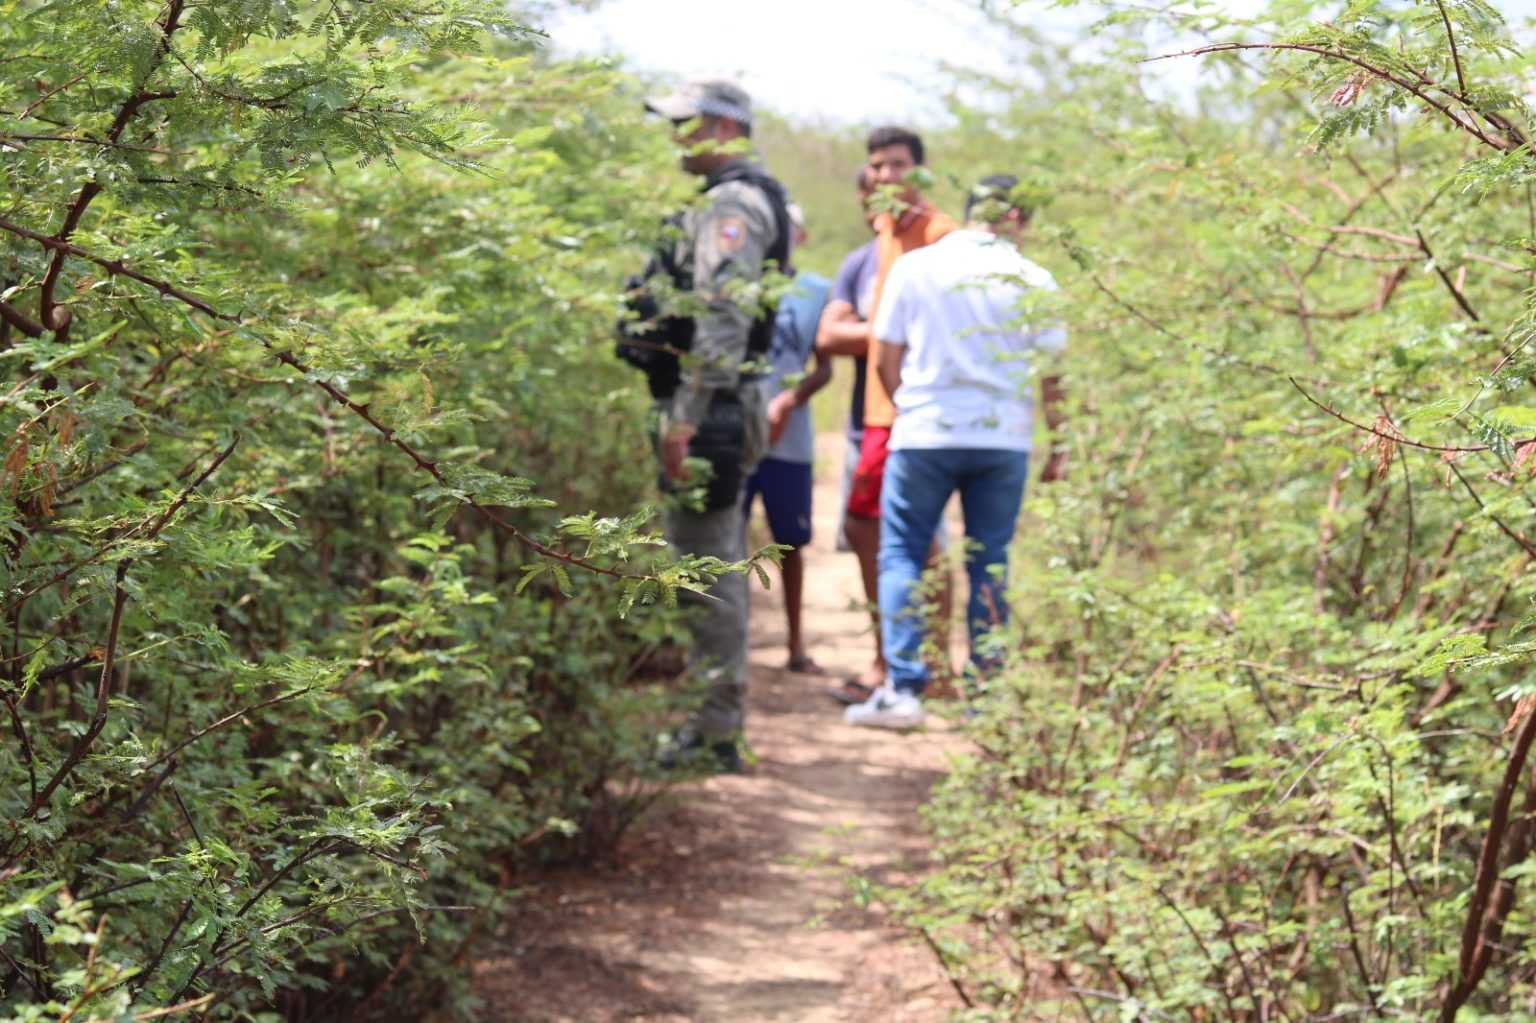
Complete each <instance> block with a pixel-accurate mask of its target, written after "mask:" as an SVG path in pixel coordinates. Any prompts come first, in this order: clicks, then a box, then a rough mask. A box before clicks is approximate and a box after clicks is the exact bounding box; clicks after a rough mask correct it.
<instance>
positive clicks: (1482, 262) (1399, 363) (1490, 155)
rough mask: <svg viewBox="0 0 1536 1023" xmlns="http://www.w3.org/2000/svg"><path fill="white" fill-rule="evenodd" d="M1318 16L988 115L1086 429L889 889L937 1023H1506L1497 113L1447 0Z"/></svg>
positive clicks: (1517, 948)
mask: <svg viewBox="0 0 1536 1023" xmlns="http://www.w3.org/2000/svg"><path fill="white" fill-rule="evenodd" d="M1278 10H1279V9H1278V8H1277V12H1278ZM1286 11H1287V12H1288V16H1289V17H1291V18H1296V17H1300V18H1303V19H1309V18H1311V17H1314V15H1312V13H1311V12H1310V11H1301V12H1297V10H1296V8H1295V7H1294V5H1292V6H1290V7H1288V8H1286ZM1327 16H1328V17H1329V18H1330V19H1331V20H1330V21H1329V22H1327V23H1321V22H1319V23H1311V22H1308V21H1303V22H1301V23H1295V22H1290V21H1286V20H1285V19H1284V17H1282V16H1281V15H1280V14H1278V13H1277V14H1274V15H1271V16H1270V17H1268V18H1266V19H1265V21H1264V22H1263V23H1262V24H1263V25H1264V26H1265V27H1266V28H1269V27H1273V28H1274V30H1275V31H1274V32H1273V33H1269V32H1264V33H1260V32H1259V31H1256V30H1254V29H1253V28H1251V27H1250V26H1248V25H1246V24H1239V25H1227V24H1223V23H1222V21H1221V19H1220V18H1219V17H1218V16H1216V15H1210V14H1198V15H1191V16H1190V17H1189V18H1188V19H1186V20H1184V21H1183V22H1181V23H1180V24H1179V25H1178V28H1179V29H1180V30H1181V31H1184V32H1202V33H1205V34H1206V36H1207V38H1208V39H1210V40H1211V41H1212V42H1213V43H1221V42H1223V41H1229V40H1232V39H1239V40H1241V41H1243V42H1244V43H1245V44H1246V43H1254V45H1255V46H1256V47H1258V48H1261V49H1260V52H1255V51H1254V50H1249V49H1243V50H1230V51H1220V52H1217V53H1215V54H1212V55H1209V56H1208V57H1206V58H1205V59H1206V60H1207V61H1208V62H1209V65H1208V68H1207V70H1208V71H1209V73H1210V74H1211V76H1212V77H1213V78H1215V79H1217V80H1218V81H1219V82H1220V85H1219V86H1211V87H1208V88H1207V89H1206V90H1204V91H1203V92H1202V93H1201V94H1200V95H1199V96H1198V97H1197V99H1196V101H1195V102H1194V103H1190V102H1187V101H1185V100H1183V99H1179V98H1166V99H1156V98H1149V97H1148V95H1147V93H1146V92H1144V91H1143V90H1142V88H1141V87H1140V85H1139V83H1138V82H1137V81H1136V80H1135V77H1134V73H1133V72H1132V71H1129V70H1126V68H1127V66H1128V65H1129V63H1130V61H1131V59H1132V58H1134V57H1135V56H1136V55H1137V54H1138V52H1145V50H1144V49H1143V44H1142V43H1141V42H1140V40H1142V39H1143V38H1145V37H1144V36H1143V32H1144V31H1145V30H1146V28H1147V23H1146V21H1145V19H1144V18H1143V17H1142V16H1141V15H1135V14H1122V15H1116V16H1114V17H1113V18H1111V19H1110V21H1109V22H1108V23H1106V24H1105V25H1103V26H1101V27H1100V29H1099V31H1098V34H1097V36H1096V39H1097V43H1096V45H1097V47H1098V52H1099V54H1100V55H1101V56H1102V57H1103V59H1102V60H1098V61H1089V62H1084V61H1081V60H1079V61H1078V62H1077V63H1076V64H1075V65H1070V64H1068V63H1066V62H1065V61H1064V60H1063V59H1062V58H1063V56H1064V54H1061V53H1057V52H1054V51H1052V50H1051V49H1050V48H1048V47H1044V46H1043V45H1039V44H1036V45H1034V46H1033V47H1032V48H1031V49H1030V50H1029V52H1031V53H1032V54H1034V57H1033V58H1032V59H1033V60H1034V61H1035V66H1036V67H1037V68H1039V69H1040V70H1041V71H1042V74H1041V75H1039V76H1038V81H1039V82H1040V83H1041V84H1040V85H1039V86H1038V87H1037V88H1036V89H1034V90H1031V91H1029V93H1028V94H1027V95H1025V96H1023V97H1021V98H1019V99H1018V100H1017V101H1016V102H1015V103H1014V104H1013V105H1012V106H1011V107H1010V109H1009V110H1007V111H1006V112H1001V113H999V112H990V113H989V118H988V121H987V125H988V126H989V128H988V131H989V132H990V131H991V130H994V129H995V128H996V126H999V125H1000V126H1001V127H1002V130H1003V132H1004V133H1005V134H1006V136H1007V140H1006V141H1005V142H1004V143H999V142H997V141H996V140H994V139H987V140H986V141H987V144H988V145H989V147H990V148H989V149H988V152H990V153H993V154H995V153H998V152H1002V151H1004V150H1005V149H1006V151H1007V152H1009V153H1010V154H1011V155H1012V156H1013V157H1014V160H1015V166H1017V165H1020V164H1022V165H1024V166H1025V167H1026V168H1028V169H1030V170H1032V171H1033V173H1034V175H1035V177H1036V178H1037V179H1038V180H1037V184H1038V185H1039V187H1040V188H1041V190H1042V192H1043V193H1044V194H1047V195H1049V196H1050V197H1051V199H1052V202H1051V204H1050V205H1049V206H1047V207H1046V210H1045V212H1044V214H1043V215H1042V218H1041V224H1040V226H1039V228H1038V230H1037V233H1036V235H1035V238H1034V241H1033V244H1032V248H1033V251H1032V253H1031V254H1032V255H1034V256H1035V258H1037V259H1038V260H1039V261H1040V262H1041V263H1043V264H1044V265H1046V266H1047V267H1049V268H1050V269H1052V270H1054V271H1056V272H1057V274H1058V276H1059V277H1060V279H1061V280H1062V281H1063V283H1064V288H1065V294H1066V306H1067V308H1068V309H1069V310H1070V313H1069V315H1070V317H1071V322H1072V327H1073V331H1074V335H1073V348H1072V351H1071V352H1070V353H1069V354H1068V355H1067V357H1066V361H1065V363H1064V365H1063V367H1062V368H1064V369H1065V371H1066V373H1067V375H1068V379H1069V381H1070V389H1071V391H1072V393H1073V394H1074V396H1075V403H1076V406H1077V411H1076V413H1075V414H1074V415H1073V416H1072V417H1071V422H1070V424H1069V427H1068V437H1069V443H1070V446H1071V449H1072V451H1073V459H1074V462H1073V465H1072V468H1071V472H1072V479H1071V481H1070V482H1069V483H1067V484H1064V485H1059V486H1056V487H1052V488H1039V489H1038V490H1037V492H1036V495H1035V497H1034V498H1033V500H1032V503H1031V507H1032V510H1033V512H1034V515H1033V517H1032V518H1030V520H1029V521H1028V524H1027V526H1026V528H1025V529H1024V530H1022V532H1021V537H1020V540H1019V543H1018V545H1017V548H1016V550H1015V552H1014V554H1015V557H1014V565H1015V568H1016V575H1015V579H1014V582H1013V592H1014V598H1015V599H1014V607H1015V609H1016V616H1017V617H1016V623H1017V625H1016V638H1017V647H1016V658H1015V662H1014V663H1013V665H1012V666H1011V668H1010V669H1009V671H1008V673H1007V675H1006V677H1004V678H1001V679H999V680H998V681H997V682H996V684H995V685H994V687H993V691H992V692H991V694H990V695H989V697H988V698H987V699H986V701H985V702H984V704H983V711H984V714H983V717H982V718H981V719H980V721H979V722H978V724H977V726H976V727H975V729H974V731H973V734H974V735H975V737H976V739H977V741H978V743H979V749H978V752H977V753H976V754H975V755H974V756H971V757H969V758H966V759H965V760H964V761H963V762H962V763H961V764H960V766H958V768H957V769H956V771H955V772H954V773H953V774H952V775H951V776H950V777H949V778H948V779H946V780H945V782H944V783H943V784H942V785H941V787H940V789H939V790H938V792H937V793H936V795H935V797H934V800H933V802H932V805H931V806H930V807H929V809H928V819H929V822H930V824H931V826H932V829H933V832H934V835H935V836H936V839H937V843H938V851H937V856H938V863H937V867H936V869H935V872H934V873H933V874H932V875H931V876H930V877H929V878H927V879H926V880H925V881H923V882H922V883H921V884H919V885H917V886H916V887H914V888H913V889H911V890H908V891H899V892H888V893H886V894H887V897H889V898H890V899H891V900H892V901H893V903H895V904H896V905H897V906H898V908H899V909H900V911H901V912H902V914H903V915H904V917H905V919H906V920H907V921H908V922H909V923H910V924H911V925H913V926H914V927H917V928H919V929H921V930H922V931H923V932H924V933H925V934H926V935H927V937H928V938H929V940H930V941H931V942H932V944H933V947H934V948H935V949H936V950H937V951H938V952H939V954H940V956H941V958H942V959H943V961H944V963H945V965H946V967H947V969H948V970H949V972H950V976H951V977H952V979H953V980H954V981H955V983H956V984H957V985H958V986H959V987H960V988H961V989H962V990H963V991H964V992H965V993H966V997H967V999H969V1001H970V1002H971V1003H972V1007H971V1009H970V1010H968V1011H967V1012H965V1013H963V1014H962V1015H963V1016H964V1018H968V1019H978V1020H980V1019H1023V1018H1030V1019H1036V1018H1052V1019H1054V1018H1069V1019H1147V1020H1152V1019H1257V1020H1291V1021H1297V1020H1324V1019H1342V1018H1352V1017H1356V1016H1359V1017H1384V1018H1385V1017H1403V1018H1415V1019H1425V1018H1439V1019H1445V1020H1448V1019H1451V1018H1455V1017H1456V1016H1457V1014H1458V1013H1459V1014H1460V1018H1462V1019H1474V1018H1475V1019H1480V1020H1510V1021H1513V1020H1528V1019H1531V1018H1533V1013H1536V1007H1533V1005H1536V1003H1533V998H1536V983H1533V982H1536V957H1533V953H1532V947H1531V945H1530V938H1531V934H1532V928H1533V925H1536V919H1533V917H1532V912H1531V909H1530V907H1529V905H1528V904H1527V903H1528V901H1529V900H1528V893H1527V892H1524V891H1523V890H1522V889H1523V888H1524V887H1525V884H1526V875H1527V874H1528V873H1529V872H1530V869H1531V867H1530V861H1529V859H1528V857H1529V854H1530V852H1531V850H1532V845H1533V843H1532V826H1533V820H1536V819H1533V817H1532V813H1533V810H1536V787H1533V784H1536V783H1533V778H1536V776H1533V775H1532V774H1531V767H1530V763H1529V760H1528V751H1529V748H1530V745H1531V741H1532V738H1533V736H1536V717H1533V716H1531V715H1530V713H1529V711H1530V706H1529V702H1528V701H1526V700H1525V698H1526V697H1527V695H1528V694H1529V693H1530V692H1531V691H1532V690H1531V686H1530V683H1529V681H1528V678H1529V672H1530V649H1531V647H1530V644H1529V642H1528V639H1527V637H1526V635H1525V634H1524V632H1523V629H1524V628H1525V626H1526V625H1527V624H1528V622H1529V620H1530V619H1529V618H1528V616H1527V613H1528V612H1529V610H1530V601H1531V598H1532V595H1533V591H1536V577H1533V575H1532V573H1531V572H1530V562H1531V557H1532V555H1533V554H1536V548H1533V546H1532V541H1531V537H1532V536H1533V535H1536V533H1533V531H1532V522H1533V510H1536V503H1533V501H1532V488H1531V483H1530V475H1531V474H1530V471H1529V457H1528V456H1529V453H1530V450H1531V449H1530V448H1529V447H1528V444H1529V440H1530V437H1531V434H1532V429H1531V426H1532V424H1533V422H1536V419H1533V416H1532V413H1531V412H1530V409H1529V402H1528V400H1526V399H1525V397H1524V396H1525V395H1526V394H1528V385H1529V382H1530V381H1529V377H1530V375H1531V371H1532V368H1533V366H1536V364H1533V363H1532V362H1531V360H1530V357H1529V352H1528V342H1529V340H1530V338H1531V336H1532V323H1531V320H1530V301H1531V298H1530V293H1529V291H1528V289H1529V286H1530V281H1531V279H1532V278H1531V272H1532V270H1533V268H1536V264H1533V263H1532V261H1531V258H1530V251H1531V250H1530V243H1529V239H1528V238H1526V237H1524V236H1526V235H1528V234H1529V233H1530V230H1531V227H1530V223H1531V222H1530V207H1529V184H1528V182H1529V180H1530V177H1531V174H1532V169H1531V168H1532V164H1531V162H1530V155H1529V152H1528V151H1527V148H1526V147H1525V146H1524V145H1523V139H1524V137H1525V136H1524V132H1525V131H1526V130H1527V129H1526V127H1525V126H1526V124H1527V123H1528V111H1527V110H1526V108H1525V106H1524V104H1523V102H1522V101H1521V100H1520V99H1519V98H1518V97H1519V95H1521V94H1523V93H1524V91H1525V89H1526V88H1527V82H1528V78H1527V76H1526V74H1525V72H1524V70H1523V67H1524V65H1523V64H1521V63H1520V62H1519V61H1518V60H1517V59H1513V58H1509V57H1507V56H1506V54H1507V53H1508V52H1509V49H1508V41H1507V38H1506V36H1505V35H1504V34H1503V32H1502V29H1501V27H1500V26H1499V25H1498V24H1497V22H1496V21H1495V20H1494V18H1493V15H1492V14H1491V12H1488V11H1487V10H1486V9H1484V8H1482V7H1481V6H1480V5H1476V4H1463V3H1456V2H1446V3H1444V4H1436V3H1428V4H1422V5H1415V6H1406V7H1405V6H1402V5H1387V4H1372V3H1363V4H1352V5H1350V7H1349V8H1348V10H1346V11H1345V12H1344V13H1342V14H1340V13H1338V12H1337V11H1330V13H1329V14H1328V15H1327ZM1317 17H1321V16H1317ZM1122 24H1124V25H1128V26H1129V28H1127V29H1126V30H1125V31H1124V32H1122V31H1121V30H1120V29H1119V27H1118V26H1120V25H1122ZM1452 34H1453V35H1454V38H1455V40H1456V42H1457V51H1456V52H1455V53H1454V54H1453V53H1452V52H1451V49H1450V38H1451V35H1452ZM1292 46H1294V47H1298V48H1300V49H1287V48H1286V47H1292ZM1264 49H1268V50H1270V52H1267V53H1266V52H1263V50H1264ZM1261 60H1262V61H1267V63H1263V64H1261ZM1260 67H1262V69H1263V70H1265V71H1271V72H1273V75H1272V78H1271V79H1270V80H1268V81H1264V80H1261V78H1260V77H1259V76H1258V74H1257V73H1256V71H1255V69H1256V68H1260ZM1047 70H1048V71H1049V73H1044V72H1046V71H1047ZM1463 78H1464V79H1465V84H1463ZM1511 93H1513V95H1512V94H1511ZM1298 129H1300V130H1298ZM1309 132H1310V134H1308V133H1309ZM982 137H983V133H982V129H981V125H979V124H973V123H968V122H967V121H965V120H964V119H962V122H961V125H960V127H959V128H958V129H957V130H956V132H955V134H954V136H953V137H952V138H951V139H950V140H947V144H948V145H949V147H950V150H949V151H950V152H951V153H955V152H956V151H957V150H958V151H959V152H961V153H962V154H963V153H966V152H970V153H972V154H974V153H976V152H979V151H980V148H981V144H982ZM966 147H971V148H970V149H969V150H967V149H966ZM934 148H935V152H936V153H937V152H939V151H940V148H941V147H940V146H938V145H935V147H934ZM1469 160H1470V162H1468V161H1469ZM958 162H959V161H957V163H958ZM995 162H997V160H996V156H995V155H994V156H992V157H990V158H989V159H988V165H987V169H989V170H990V169H992V164H993V163H995ZM998 169H1007V167H1006V163H1004V166H1003V167H1000V168H998ZM1345 417H1347V420H1348V421H1346V419H1345ZM1506 723H1507V724H1506ZM1481 857H1486V862H1484V863H1483V864H1482V865H1480V858H1481Z"/></svg>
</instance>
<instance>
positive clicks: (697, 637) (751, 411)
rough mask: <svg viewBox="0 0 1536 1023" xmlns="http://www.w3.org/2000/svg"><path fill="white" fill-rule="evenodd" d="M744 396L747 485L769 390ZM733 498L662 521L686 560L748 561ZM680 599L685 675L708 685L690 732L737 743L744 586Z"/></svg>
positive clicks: (732, 581) (742, 693)
mask: <svg viewBox="0 0 1536 1023" xmlns="http://www.w3.org/2000/svg"><path fill="white" fill-rule="evenodd" d="M740 393H741V402H742V406H743V409H744V411H745V413H746V424H747V425H746V439H745V442H744V443H743V444H742V458H741V463H742V479H743V480H745V479H746V478H747V477H748V476H750V475H752V472H753V470H755V469H756V468H757V463H758V462H760V461H762V457H763V453H764V452H765V451H766V450H767V449H768V391H767V386H766V384H764V383H760V382H755V381H754V382H750V383H744V384H742V386H741V392H740ZM736 498H737V499H736V504H735V505H734V506H732V507H729V508H720V509H718V510H715V511H704V512H698V511H692V510H689V509H687V508H672V509H670V510H668V512H667V513H666V515H665V516H664V523H663V525H664V528H665V532H666V536H667V542H668V543H670V544H672V545H673V547H675V548H676V549H677V551H678V552H679V553H681V554H700V555H706V556H711V557H716V558H720V559H722V560H724V561H740V560H741V559H742V558H744V557H746V523H745V521H744V520H743V518H742V512H741V494H740V493H739V492H738V494H737V495H736ZM678 601H679V602H680V603H682V604H684V605H686V606H687V607H688V610H689V614H688V630H689V633H690V634H691V636H692V637H693V652H692V654H691V655H690V657H689V663H688V675H689V678H690V680H691V681H694V682H696V683H701V684H702V685H703V687H704V702H703V704H702V705H701V706H700V707H699V709H698V711H696V712H695V714H694V716H693V720H692V722H691V724H692V727H693V728H694V729H695V730H696V731H697V732H698V733H699V734H700V735H702V736H703V737H704V738H705V739H709V740H720V739H728V738H732V737H734V736H736V735H738V734H740V732H741V729H742V722H743V720H744V719H745V717H746V712H747V607H748V590H747V580H746V578H745V577H744V576H741V575H727V576H723V577H722V578H721V579H719V580H718V581H717V582H716V583H715V584H714V585H713V586H711V587H710V588H709V590H708V596H707V597H706V596H705V595H703V594H699V593H694V592H692V591H684V592H683V593H680V594H679V595H678Z"/></svg>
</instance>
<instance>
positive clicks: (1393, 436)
mask: <svg viewBox="0 0 1536 1023" xmlns="http://www.w3.org/2000/svg"><path fill="white" fill-rule="evenodd" d="M1286 379H1287V380H1289V381H1290V382H1291V386H1292V387H1294V388H1296V390H1298V391H1300V392H1301V396H1302V397H1303V398H1305V399H1307V401H1309V402H1311V403H1312V404H1313V405H1316V406H1317V407H1318V408H1320V409H1322V410H1323V411H1324V412H1326V413H1328V414H1329V415H1330V416H1332V417H1333V418H1335V419H1337V420H1338V421H1339V422H1341V423H1346V424H1348V425H1349V426H1352V427H1354V428H1355V429H1357V430H1360V431H1362V432H1364V433H1369V434H1371V435H1372V436H1375V437H1380V438H1382V439H1383V440H1388V441H1391V442H1392V443H1394V444H1402V445H1404V446H1405V447H1410V448H1421V449H1423V450H1424V451H1441V452H1446V453H1449V454H1463V453H1465V452H1470V451H1488V450H1490V448H1489V447H1488V445H1487V444H1477V445H1471V446H1467V445H1457V444H1424V443H1422V442H1420V441H1416V440H1410V439H1409V438H1407V437H1404V436H1403V435H1402V434H1400V433H1387V432H1386V431H1385V430H1378V429H1376V427H1374V426H1367V425H1365V424H1364V423H1357V422H1355V421H1354V420H1353V419H1351V418H1349V417H1348V416H1346V415H1344V414H1343V413H1342V412H1339V411H1337V410H1336V409H1334V408H1333V407H1332V406H1330V405H1324V404H1323V403H1322V402H1320V401H1318V400H1317V399H1316V398H1314V397H1312V395H1311V394H1309V393H1308V392H1307V389H1306V388H1305V387H1302V386H1301V385H1300V384H1299V383H1297V382H1296V378H1295V377H1292V376H1288V377H1286Z"/></svg>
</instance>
